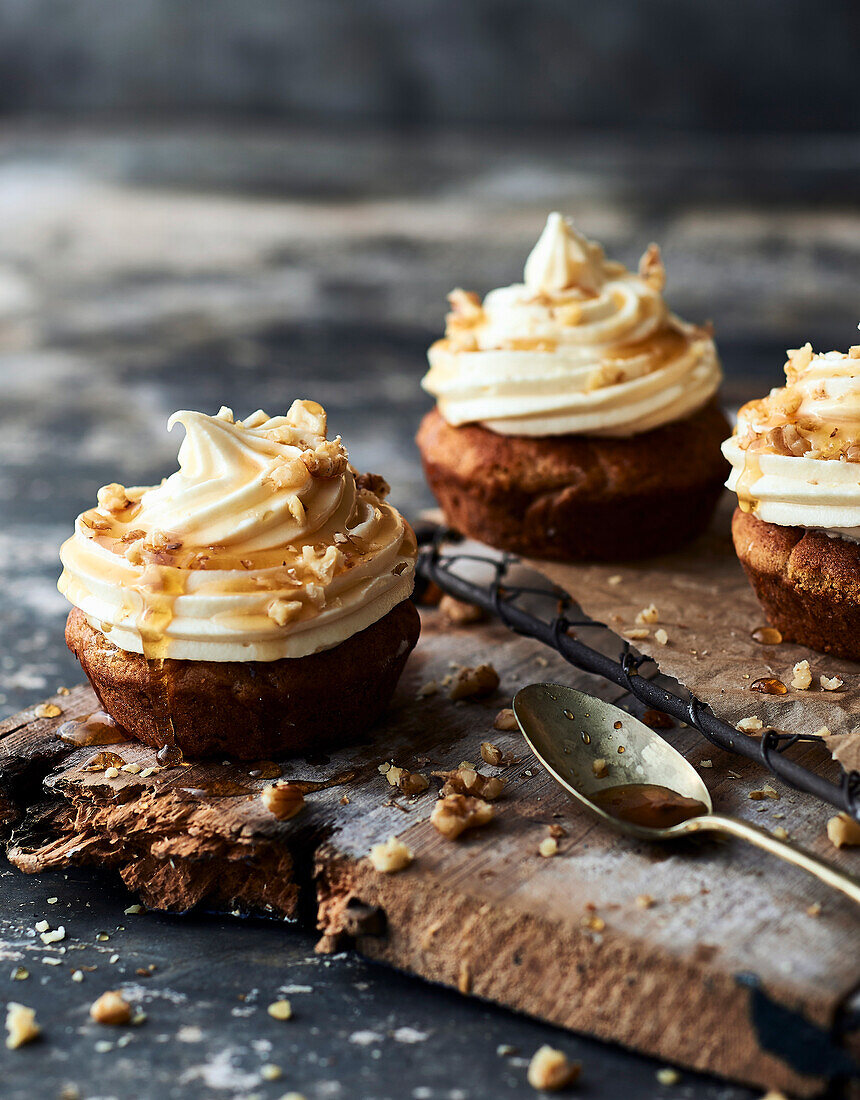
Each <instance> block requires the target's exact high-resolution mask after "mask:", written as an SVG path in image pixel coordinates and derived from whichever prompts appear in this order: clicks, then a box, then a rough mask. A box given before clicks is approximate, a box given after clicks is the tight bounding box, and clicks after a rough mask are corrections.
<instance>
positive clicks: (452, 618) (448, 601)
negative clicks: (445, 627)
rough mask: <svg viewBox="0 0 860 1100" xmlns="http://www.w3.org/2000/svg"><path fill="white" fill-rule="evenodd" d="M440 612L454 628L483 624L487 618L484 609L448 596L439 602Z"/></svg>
mask: <svg viewBox="0 0 860 1100" xmlns="http://www.w3.org/2000/svg"><path fill="white" fill-rule="evenodd" d="M439 610H440V611H441V612H442V614H443V615H444V616H445V618H446V619H447V620H448V622H449V623H452V624H453V625H454V626H470V625H471V624H472V623H480V622H483V620H484V619H485V618H486V615H485V613H484V610H483V608H480V607H476V606H475V604H473V603H466V601H465V600H457V599H455V598H454V597H453V596H448V595H445V596H443V597H442V599H441V600H440V601H439Z"/></svg>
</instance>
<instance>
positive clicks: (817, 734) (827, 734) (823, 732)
mask: <svg viewBox="0 0 860 1100" xmlns="http://www.w3.org/2000/svg"><path fill="white" fill-rule="evenodd" d="M813 736H814V737H831V736H832V734H831V733H830V730H829V729H828V728H827V726H822V727H821V729H820V730H816V731H815V733H814V734H813Z"/></svg>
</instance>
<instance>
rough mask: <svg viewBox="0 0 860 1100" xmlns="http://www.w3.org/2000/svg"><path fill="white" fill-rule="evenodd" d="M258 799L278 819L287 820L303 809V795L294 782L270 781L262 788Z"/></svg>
mask: <svg viewBox="0 0 860 1100" xmlns="http://www.w3.org/2000/svg"><path fill="white" fill-rule="evenodd" d="M260 801H261V802H262V803H263V805H264V806H265V807H266V809H267V810H268V811H269V813H270V814H272V815H273V816H274V817H276V818H277V819H278V821H289V819H290V818H291V817H295V816H296V814H297V813H299V812H300V811H301V810H302V809H304V805H305V796H304V794H303V793H302V789H301V787H298V786H296V784H295V783H272V784H271V785H270V786H268V787H264V788H263V790H262V792H261V794H260Z"/></svg>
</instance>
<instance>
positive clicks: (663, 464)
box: [417, 214, 728, 560]
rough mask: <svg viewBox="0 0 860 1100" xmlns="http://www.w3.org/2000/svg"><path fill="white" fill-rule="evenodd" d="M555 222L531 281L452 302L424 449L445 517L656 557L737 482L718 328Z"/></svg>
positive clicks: (517, 535) (659, 281) (520, 540)
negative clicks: (692, 321) (687, 320)
mask: <svg viewBox="0 0 860 1100" xmlns="http://www.w3.org/2000/svg"><path fill="white" fill-rule="evenodd" d="M664 284H665V272H664V269H663V265H662V263H661V260H660V254H659V250H658V249H657V247H656V245H651V246H650V248H649V249H648V251H647V252H646V253H645V255H644V256H643V257H642V261H641V263H640V268H639V273H638V274H633V273H632V272H630V271H628V270H627V269H626V268H625V267H624V266H623V265H622V264H619V263H614V262H612V261H609V260H607V259H606V258H605V257H604V254H603V250H602V248H601V247H600V246H599V245H597V244H595V243H593V242H592V241H588V240H586V239H585V238H584V237H582V236H580V234H579V233H577V231H576V230H575V229H574V228H573V226H572V225H571V224H570V223H569V222H568V221H566V220H565V219H564V218H562V217H561V215H559V214H551V215H550V216H549V219H548V220H547V223H546V227H545V229H544V231H543V234H542V235H541V237H540V240H539V241H538V243H537V245H536V246H535V248H534V250H533V251H532V253H531V255H530V256H529V258H528V260H527V262H526V266H525V276H524V281H523V282H522V283H517V284H515V285H514V286H509V287H503V288H500V289H498V290H494V291H492V292H491V293H489V294H488V295H487V296H486V298H485V299H484V301H483V302H481V300H480V299H479V298H478V297H477V295H475V294H468V293H465V292H464V291H462V290H457V291H454V293H453V294H452V295H451V296H450V301H451V304H452V307H453V308H452V312H451V313H450V314H449V315H448V323H447V329H446V334H445V338H444V339H442V340H439V341H437V342H436V343H435V344H434V345H433V346H432V347H431V349H430V352H429V360H430V370H429V372H428V373H427V375H426V376H425V378H424V380H423V383H422V385H423V386H424V388H425V389H426V390H427V391H428V392H429V393H431V394H433V395H434V397H435V398H436V402H437V403H436V408H435V409H434V410H433V411H431V412H430V413H428V414H427V416H426V417H425V418H424V420H423V422H422V424H421V428H420V430H419V432H418V437H417V441H418V446H419V448H420V450H421V455H422V458H423V462H424V469H425V472H426V475H427V478H428V480H429V482H430V486H431V488H432V489H433V492H434V493H435V495H436V498H437V499H438V501H439V503H440V504H441V506H442V508H443V511H444V513H445V517H446V520H447V521H448V522H449V523H450V524H451V525H452V526H454V527H456V528H458V529H459V530H460V531H462V532H464V533H465V534H468V535H471V536H473V537H475V538H477V539H480V540H482V541H484V542H487V543H489V544H491V545H493V546H497V547H500V548H502V549H505V550H512V551H514V552H516V553H521V554H525V555H528V556H535V557H548V558H557V559H568V560H574V559H598V560H599V559H603V560H612V559H623V558H634V557H641V556H644V555H650V554H656V553H660V552H662V551H667V550H670V549H673V548H675V547H676V546H677V545H678V544H679V543H682V542H684V541H687V540H689V539H692V538H694V537H695V536H696V535H698V534H700V533H701V532H702V531H703V530H704V528H705V527H706V526H707V524H708V521H709V519H710V516H711V514H712V512H713V509H714V506H715V504H716V501H717V499H718V497H719V494H720V491H721V487H722V482H723V480H724V478H725V465H724V463H723V461H722V459H721V457H720V453H719V444H720V442H721V440H722V439H723V438H724V437H725V434H726V431H727V423H728V422H727V421H726V419H725V417H724V416H723V414H722V412H721V411H720V408H719V405H718V403H717V390H718V388H719V384H720V380H721V371H720V364H719V360H718V357H717V352H716V348H715V346H714V342H713V339H712V338H711V335H710V333H709V332H708V331H707V330H706V329H704V328H697V327H694V326H691V325H687V324H684V323H683V322H682V321H680V320H678V318H677V317H675V316H673V315H672V314H671V313H670V312H669V310H668V308H667V306H666V303H665V301H664V299H663V293H662V292H663V287H664Z"/></svg>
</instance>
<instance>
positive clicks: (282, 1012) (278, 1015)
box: [266, 1000, 293, 1020]
mask: <svg viewBox="0 0 860 1100" xmlns="http://www.w3.org/2000/svg"><path fill="white" fill-rule="evenodd" d="M266 1012H268V1014H269V1015H270V1016H271V1017H272V1019H273V1020H291V1019H292V1018H293V1006H292V1005H291V1004H290V1002H289V1001H286V1000H283V1001H273V1002H272V1003H271V1004H270V1005H269V1007H268V1008H267V1009H266Z"/></svg>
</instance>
